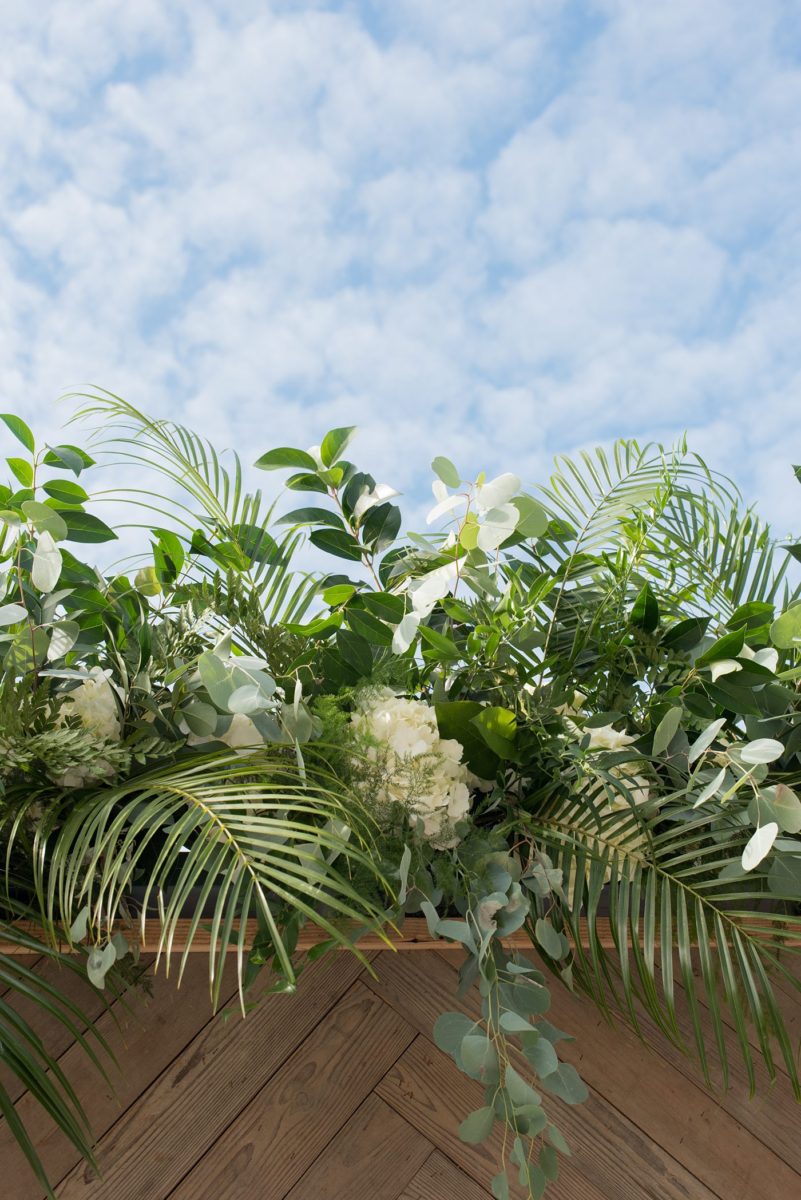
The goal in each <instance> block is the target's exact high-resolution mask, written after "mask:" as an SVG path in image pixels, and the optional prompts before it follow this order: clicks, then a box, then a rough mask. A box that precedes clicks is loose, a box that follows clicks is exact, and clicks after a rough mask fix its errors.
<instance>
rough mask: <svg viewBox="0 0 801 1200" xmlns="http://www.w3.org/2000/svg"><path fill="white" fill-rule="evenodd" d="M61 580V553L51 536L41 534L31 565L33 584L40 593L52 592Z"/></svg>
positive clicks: (45, 532)
mask: <svg viewBox="0 0 801 1200" xmlns="http://www.w3.org/2000/svg"><path fill="white" fill-rule="evenodd" d="M60 578H61V552H60V551H59V549H58V547H57V546H56V543H55V541H54V540H53V537H52V535H51V534H49V533H48V532H47V530H45V531H44V533H40V534H39V540H38V541H37V543H36V550H35V551H34V555H33V563H32V564H31V582H32V583H33V586H34V587H35V588H38V589H39V591H40V592H45V593H47V592H52V590H53V588H54V587H55V586H56V584H57V583H58V581H59V579H60Z"/></svg>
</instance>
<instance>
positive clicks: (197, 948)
mask: <svg viewBox="0 0 801 1200" xmlns="http://www.w3.org/2000/svg"><path fill="white" fill-rule="evenodd" d="M771 925H772V922H771V921H770V920H768V919H765V920H760V919H755V920H753V921H752V922H749V928H750V929H752V930H753V931H754V932H756V931H757V930H759V931H760V932H764V933H768V932H769V930H770V928H771ZM190 926H191V921H190V920H189V919H188V918H187V919H185V920H180V921H178V922H177V925H176V929H175V935H174V937H173V940H172V951H173V952H175V951H177V952H178V953H181V952H182V951H184V950H185V949H186V945H187V936H188V934H189V929H190ZM19 929H20V930H21V931H22V932H24V933H25V934H27V935H28V936H29V937H31V938H34V939H35V940H36V941H42V940H43V939H42V931H41V929H40V928H39V926H38V925H35V924H29V923H23V922H21V923H20V925H19ZM595 929H596V934H597V937H598V941H599V942H600V944H601V946H602V947H603V948H604V949H605V950H613V949H614V948H615V940H614V938H613V937H612V931H611V929H610V926H609V919H608V918H607V917H598V918H597V919H596V922H595ZM118 930H119V932H120V933H122V934H123V935H124V936H125V937H127V938H128V939H129V940H130V941H133V940H134V938H135V937H137V936H138V934H139V928H138V926H136V927H133V928H131V929H125V928H124V927H123V926H119V927H118ZM160 932H161V927H160V923H159V921H158V920H148V921H146V922H145V931H144V938H142V939H141V941H140V946H141V949H142V950H145V951H147V952H150V953H153V952H155V951H156V950H157V948H158V944H159V937H160ZM256 934H257V923H256V922H255V921H248V928H247V938H246V943H245V944H246V945H249V944H251V943H252V942H253V940H254V939H255V937H256ZM387 939H388V941H389V946H388V945H387V941H385V940H384V939H383V938H382V937H379V935H378V934H375V933H371V934H366V935H365V936H364V937H362V938H360V939H359V943H358V945H359V949H360V950H387V949H390V948H391V949H393V950H421V951H422V950H437V951H442V950H461V946H460V945H459V943H458V942H449V941H445V940H444V939H442V938H435V937H432V936H431V934H430V933H429V932H428V925H427V924H426V921H425V920H424V919H423V918H422V917H407V918H406V920H405V921H404V923H403V928H402V929H401V931H400V933H395V932H394V931H393V930H388V931H387ZM327 940H328V934H327V933H325V931H324V930H322V929H319V928H318V927H317V926H316V925H311V924H309V925H306V926H304V928H303V929H301V931H300V934H299V936H298V950H301V951H303V950H309V949H311V947H312V946H316V945H318V944H319V943H320V942H324V941H327ZM503 940H504V945H506V946H508V947H509V948H510V949H518V950H531V948H532V944H531V939H530V938H529V936H528V934H527V933H526V931H525V930H524V929H521V930H519V931H518V932H517V933H513V934H511V935H510V936H509V937H508V938H504V939H503ZM210 943H211V937H210V934H209V929H208V925H207V923H205V922H201V925H200V927H199V928H198V929H197V931H196V932H195V936H194V938H193V939H192V942H191V945H190V947H189V951H190V953H197V954H200V953H204V952H205V953H208V951H209V948H210ZM581 944H582V945H583V946H585V947H586V946H588V945H589V938H588V936H587V923H586V921H583V920H582V922H581ZM657 945H658V941H657ZM782 946H783V947H784V948H787V949H796V950H797V949H799V948H801V939H799V938H789V937H788V938H783V939H782ZM60 948H61V949H63V950H68V949H69V947H68V946H67V944H66V943H63V944H62V945H61V947H60ZM31 953H33V951H32V950H31V949H30V948H29V947H27V946H19V945H17V944H16V943H11V942H6V941H3V940H2V939H0V954H7V955H25V954H31Z"/></svg>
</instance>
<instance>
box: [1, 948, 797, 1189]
mask: <svg viewBox="0 0 801 1200" xmlns="http://www.w3.org/2000/svg"><path fill="white" fill-rule="evenodd" d="M454 962H455V959H454V957H453V956H452V955H450V954H437V953H406V954H403V953H400V954H390V953H382V954H378V955H375V956H374V957H373V967H374V969H375V971H376V973H377V978H374V977H373V976H371V975H370V974H369V973H368V972H367V971H364V970H363V969H362V968H361V966H360V965H359V963H358V962H356V960H355V959H353V958H352V957H350V956H348V955H345V954H339V955H336V956H329V958H328V959H327V960H325V961H323V962H321V963H318V964H317V965H315V966H314V967H312V968H310V969H309V970H308V971H307V972H306V973H304V975H303V976H302V977H301V981H300V986H299V991H298V994H297V995H295V996H293V997H284V996H275V997H271V998H269V999H268V1000H266V1001H265V1002H264V1003H263V1004H261V1005H260V1006H259V1007H257V1008H256V1009H255V1010H254V1011H252V1012H251V1013H250V1014H249V1015H248V1016H247V1018H246V1019H245V1020H242V1019H241V1018H240V1017H239V1016H238V1015H237V1013H236V1010H235V1007H234V1006H233V1005H232V1010H231V1012H230V1015H228V1016H226V1017H220V1016H217V1017H212V1016H211V1015H210V1012H209V1001H208V987H207V982H206V968H207V964H206V961H205V959H204V957H203V956H202V955H196V956H193V957H192V958H191V959H190V962H189V965H188V967H187V972H186V975H185V977H184V980H183V983H182V986H181V988H180V989H176V987H175V986H174V981H173V980H168V979H165V978H163V976H158V977H157V979H156V982H155V987H154V994H153V997H152V999H150V1000H146V999H144V998H143V997H141V996H139V995H136V996H134V998H133V999H130V998H129V1005H130V1011H125V1008H124V1006H123V1005H121V1004H119V1003H118V1004H117V1005H115V1006H114V1009H113V1010H111V1011H108V1010H105V1011H104V1010H103V1009H102V1004H101V1003H100V1002H99V1000H98V1002H97V1004H96V1012H97V1017H96V1019H97V1022H98V1024H99V1025H100V1027H101V1028H102V1029H103V1031H104V1033H105V1034H106V1035H107V1036H108V1038H109V1040H110V1041H111V1042H112V1044H113V1046H114V1049H115V1052H116V1055H117V1060H118V1064H119V1067H118V1069H117V1070H113V1071H112V1085H113V1086H109V1085H108V1084H106V1083H105V1082H104V1081H103V1080H102V1079H101V1078H100V1077H99V1076H98V1074H97V1072H96V1071H95V1070H94V1068H92V1067H91V1065H90V1064H89V1063H88V1061H87V1060H86V1058H85V1056H84V1055H83V1054H82V1052H81V1051H80V1050H79V1048H78V1047H76V1046H70V1045H69V1044H68V1042H65V1041H64V1039H63V1038H61V1040H58V1038H59V1037H60V1034H61V1031H59V1030H56V1029H52V1028H50V1029H48V1028H43V1029H42V1034H43V1036H44V1037H45V1038H46V1039H47V1040H48V1045H49V1046H51V1047H54V1046H55V1048H56V1049H57V1050H58V1052H60V1054H61V1063H62V1066H63V1067H64V1069H65V1071H66V1072H67V1074H68V1076H69V1077H70V1079H71V1080H72V1081H73V1083H74V1084H75V1087H76V1090H77V1091H78V1093H79V1095H80V1097H81V1099H82V1101H83V1103H84V1104H85V1107H86V1108H87V1110H88V1112H89V1114H90V1117H91V1119H92V1124H93V1127H94V1129H95V1131H96V1133H97V1134H98V1137H99V1144H98V1153H99V1157H100V1160H101V1163H102V1166H103V1175H102V1177H101V1178H99V1179H98V1178H96V1177H94V1176H93V1175H92V1174H91V1172H90V1171H88V1170H87V1169H86V1167H85V1166H83V1165H82V1164H81V1163H79V1162H77V1161H76V1158H75V1155H74V1153H73V1152H72V1150H71V1148H70V1146H69V1144H68V1143H66V1142H65V1141H64V1139H63V1138H62V1137H61V1136H60V1135H59V1134H58V1133H57V1131H56V1130H54V1129H53V1127H52V1125H50V1124H49V1122H48V1120H47V1118H46V1117H45V1116H44V1114H43V1113H42V1112H41V1110H38V1109H37V1106H36V1105H34V1104H33V1103H32V1102H31V1100H30V1097H29V1096H28V1095H26V1094H24V1093H22V1094H20V1093H19V1089H18V1090H17V1092H16V1093H15V1099H16V1103H17V1107H18V1110H19V1112H20V1114H21V1115H22V1116H23V1117H24V1119H25V1120H26V1122H27V1123H28V1125H29V1127H30V1128H31V1129H32V1130H33V1131H34V1133H35V1137H36V1142H37V1145H38V1146H39V1149H40V1152H41V1154H42V1157H43V1159H44V1161H45V1163H46V1165H47V1168H48V1170H49V1172H50V1175H51V1178H52V1179H53V1180H54V1181H57V1183H58V1187H57V1194H58V1196H59V1200H112V1198H113V1200H167V1198H168V1197H169V1198H170V1200H238V1198H239V1197H243V1198H244V1197H247V1200H284V1198H286V1200H486V1197H487V1196H488V1195H489V1192H488V1188H489V1181H490V1179H491V1177H492V1175H493V1174H494V1172H495V1171H496V1170H497V1165H496V1164H497V1154H498V1143H497V1140H496V1141H491V1142H489V1143H487V1144H485V1145H482V1146H466V1145H464V1144H463V1143H461V1142H460V1141H459V1139H458V1137H457V1136H456V1128H457V1125H458V1123H459V1121H460V1119H461V1117H462V1116H463V1115H464V1114H465V1113H466V1112H467V1111H469V1110H470V1109H471V1108H473V1107H476V1105H477V1104H480V1103H481V1098H480V1093H481V1089H480V1088H479V1087H478V1085H473V1084H471V1083H470V1081H468V1080H466V1079H464V1078H463V1077H462V1076H461V1075H460V1074H459V1072H458V1071H457V1070H456V1068H455V1067H454V1065H453V1063H452V1062H451V1061H450V1059H448V1058H447V1057H446V1056H444V1055H442V1054H441V1053H440V1052H439V1051H438V1050H437V1049H436V1048H435V1047H434V1045H433V1043H432V1041H431V1037H430V1034H431V1027H432V1024H433V1021H434V1019H435V1017H436V1015H437V1014H438V1013H439V1012H441V1011H442V1010H443V1009H446V1008H453V1007H455V1004H454V999H453V995H454V972H455V966H454ZM59 983H60V984H61V983H63V981H62V980H59ZM227 990H228V997H229V1002H233V1000H234V986H233V980H232V979H231V980H229V981H228V988H227ZM85 999H86V998H85V996H83V995H82V996H81V1000H82V1001H84V1002H85ZM792 1005H794V1006H792ZM468 1007H469V1005H468ZM552 1016H553V1020H554V1022H555V1023H556V1024H558V1025H559V1026H560V1027H561V1028H565V1029H569V1030H571V1031H572V1032H573V1033H574V1034H575V1035H576V1039H577V1040H576V1042H575V1043H572V1044H571V1045H569V1046H568V1047H567V1050H566V1051H565V1055H566V1057H568V1058H570V1059H571V1061H573V1062H575V1063H576V1065H577V1066H578V1067H579V1068H580V1070H581V1073H582V1075H583V1077H584V1078H585V1080H586V1081H587V1083H588V1084H589V1086H590V1089H591V1093H592V1094H591V1098H590V1101H589V1103H588V1104H586V1105H584V1106H583V1107H582V1108H580V1109H570V1108H568V1107H566V1106H564V1105H561V1104H559V1103H558V1102H556V1101H553V1102H552V1108H553V1110H554V1112H555V1114H556V1115H557V1116H558V1120H559V1124H560V1127H561V1128H562V1130H563V1132H564V1133H565V1135H566V1137H567V1138H568V1141H569V1142H570V1144H571V1147H572V1150H573V1155H572V1158H570V1159H564V1160H563V1169H562V1175H561V1178H560V1180H559V1182H558V1183H556V1184H555V1185H554V1186H553V1187H552V1190H551V1192H550V1193H549V1196H550V1197H551V1200H646V1198H648V1200H714V1198H715V1197H717V1198H718V1200H746V1198H747V1200H793V1198H794V1197H798V1196H801V1139H799V1137H798V1129H799V1116H801V1109H799V1108H798V1107H797V1106H796V1105H795V1103H794V1101H793V1098H792V1095H791V1092H790V1088H789V1085H788V1083H787V1079H786V1077H784V1078H782V1079H780V1080H779V1082H778V1084H777V1085H776V1086H774V1087H773V1088H772V1089H769V1088H768V1087H767V1086H766V1084H765V1081H764V1080H763V1081H762V1084H763V1086H762V1087H761V1090H760V1093H759V1095H758V1097H757V1098H756V1099H755V1100H753V1101H749V1099H748V1095H747V1084H746V1080H745V1077H744V1072H742V1071H737V1072H735V1075H734V1078H733V1079H732V1089H731V1090H730V1091H729V1092H728V1093H727V1094H726V1095H725V1096H721V1095H719V1094H717V1095H714V1096H713V1095H711V1094H710V1093H709V1092H707V1091H706V1090H705V1089H704V1088H703V1086H702V1085H701V1084H700V1083H699V1082H698V1076H697V1073H696V1071H695V1070H694V1068H693V1066H692V1063H691V1062H690V1061H689V1060H687V1059H686V1058H684V1057H683V1056H682V1054H681V1052H680V1051H679V1050H677V1049H675V1048H673V1047H671V1046H669V1045H668V1044H666V1043H665V1041H664V1039H663V1038H661V1037H658V1036H657V1035H656V1034H654V1035H653V1037H649V1036H648V1035H649V1033H651V1032H652V1031H650V1030H649V1029H648V1028H647V1026H646V1028H645V1029H644V1032H645V1034H646V1037H647V1038H648V1041H649V1044H648V1045H646V1044H645V1043H644V1042H642V1041H640V1040H639V1039H638V1038H637V1037H636V1035H635V1034H633V1033H631V1032H629V1030H628V1029H627V1028H625V1027H623V1026H620V1025H617V1026H616V1027H614V1028H612V1027H610V1026H609V1025H607V1024H606V1022H605V1021H604V1019H603V1018H602V1017H600V1016H599V1015H598V1014H597V1013H596V1011H595V1010H594V1009H593V1008H592V1007H591V1006H590V1005H589V1004H588V1003H586V1002H585V1001H582V1000H579V999H577V998H575V997H574V996H571V995H569V994H567V993H566V992H562V991H561V990H560V991H557V990H555V991H554V1010H553V1013H552ZM791 1016H792V1018H793V1021H794V1024H795V1027H796V1028H795V1032H796V1034H797V1032H798V1028H799V1026H801V1005H798V1004H797V1003H795V1002H791ZM563 1046H564V1043H563ZM0 1179H2V1181H3V1182H2V1188H0V1191H1V1192H2V1195H3V1196H4V1197H6V1198H7V1200H38V1197H39V1196H40V1195H41V1190H40V1188H39V1186H38V1185H37V1183H36V1181H35V1179H34V1178H33V1176H32V1175H31V1174H30V1173H29V1172H28V1170H27V1167H26V1165H25V1164H24V1161H23V1160H22V1157H21V1155H20V1153H19V1151H18V1150H17V1149H16V1146H15V1144H14V1143H13V1140H12V1139H11V1137H10V1136H9V1133H8V1130H7V1129H5V1128H3V1126H2V1124H0Z"/></svg>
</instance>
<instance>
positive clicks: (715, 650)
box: [695, 629, 745, 667]
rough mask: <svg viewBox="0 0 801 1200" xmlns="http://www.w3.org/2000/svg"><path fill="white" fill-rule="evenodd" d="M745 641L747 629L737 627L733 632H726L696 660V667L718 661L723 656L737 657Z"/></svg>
mask: <svg viewBox="0 0 801 1200" xmlns="http://www.w3.org/2000/svg"><path fill="white" fill-rule="evenodd" d="M744 643H745V630H743V629H735V631H734V632H733V633H726V634H724V635H723V637H722V638H718V640H717V641H716V642H715V643H714V645H712V646H710V647H709V649H708V650H705V651H704V653H703V654H702V655H700V657H699V658H697V659H696V660H695V665H696V667H706V666H708V665H709V663H713V662H718V660H719V659H721V658H736V657H737V655H738V654H739V653H740V651H741V650H742V648H743V645H744Z"/></svg>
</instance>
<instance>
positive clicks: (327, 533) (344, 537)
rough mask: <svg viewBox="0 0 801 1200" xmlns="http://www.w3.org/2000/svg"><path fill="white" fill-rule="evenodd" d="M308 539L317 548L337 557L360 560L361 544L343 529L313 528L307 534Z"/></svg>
mask: <svg viewBox="0 0 801 1200" xmlns="http://www.w3.org/2000/svg"><path fill="white" fill-rule="evenodd" d="M309 541H310V542H312V544H313V545H315V546H317V548H318V549H319V550H325V551H326V553H327V554H333V555H335V556H336V557H337V558H348V559H350V560H351V561H352V562H359V561H361V557H362V548H361V546H360V545H359V543H358V542H357V541H356V539H355V538H353V537H351V535H350V534H349V533H346V532H345V530H344V529H314V530H313V531H312V532H311V533H310V534H309Z"/></svg>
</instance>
